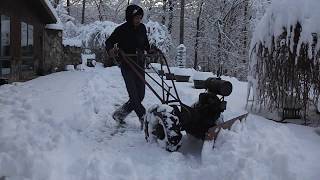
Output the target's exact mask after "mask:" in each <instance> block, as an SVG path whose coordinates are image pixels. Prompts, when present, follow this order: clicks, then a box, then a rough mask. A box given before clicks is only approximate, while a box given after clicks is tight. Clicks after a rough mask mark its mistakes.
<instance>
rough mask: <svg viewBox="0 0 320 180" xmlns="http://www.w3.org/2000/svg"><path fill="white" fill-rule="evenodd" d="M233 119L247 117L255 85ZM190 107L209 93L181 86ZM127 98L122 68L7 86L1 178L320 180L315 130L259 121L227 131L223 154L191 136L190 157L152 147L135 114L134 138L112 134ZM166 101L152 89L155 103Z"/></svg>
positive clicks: (234, 103)
mask: <svg viewBox="0 0 320 180" xmlns="http://www.w3.org/2000/svg"><path fill="white" fill-rule="evenodd" d="M227 80H230V81H231V82H232V83H233V86H234V92H233V93H232V95H231V96H230V97H228V98H227V100H228V110H227V112H226V114H225V116H226V117H228V116H232V115H233V114H236V113H239V112H243V111H244V105H245V97H246V83H242V82H239V81H237V80H235V79H232V78H227ZM178 89H179V92H180V96H181V98H182V99H183V101H184V102H185V103H186V104H192V103H193V102H195V101H196V100H197V98H198V97H197V95H198V93H199V92H201V91H202V90H194V89H193V88H192V84H191V83H179V84H178ZM126 100H127V93H126V89H125V85H124V82H123V80H122V77H121V73H120V70H119V69H118V68H116V67H113V68H106V69H105V68H102V67H98V68H96V69H92V70H90V71H85V72H84V71H82V72H79V71H75V72H60V73H55V74H51V75H48V76H44V77H40V78H37V79H35V80H32V81H29V82H26V83H15V84H13V85H5V86H1V87H0V178H1V177H2V176H6V177H7V179H10V180H57V179H59V180H113V179H115V180H118V179H119V180H120V179H136V180H175V179H177V180H178V179H179V180H180V179H183V180H188V179H190V180H193V179H202V180H209V179H223V180H240V179H243V180H251V179H252V180H294V179H297V180H302V179H303V180H318V179H320V171H319V169H320V163H319V162H320V136H318V135H317V134H316V133H314V131H313V129H312V128H308V127H302V126H296V125H282V124H276V123H274V122H270V121H268V120H266V119H264V118H262V117H259V116H255V115H249V117H248V119H247V121H246V122H244V123H241V124H240V123H239V124H237V125H235V126H234V128H233V130H232V131H223V132H222V133H221V134H220V136H219V138H218V140H217V142H216V144H215V149H212V148H211V145H210V143H206V144H205V146H204V148H203V151H202V152H201V149H200V148H199V147H198V146H196V145H198V143H197V142H194V141H192V140H189V141H188V140H186V141H185V146H184V147H183V148H182V151H181V152H175V153H169V152H166V151H165V150H163V149H161V148H160V147H158V145H157V144H148V143H146V141H145V139H144V134H143V133H142V132H141V131H139V124H138V119H137V117H136V116H135V114H134V113H132V114H131V115H130V116H129V117H128V119H127V123H128V128H127V131H126V132H124V133H119V134H116V135H114V136H111V134H112V132H113V131H114V129H115V125H116V123H115V122H114V121H113V120H112V118H111V114H112V112H113V111H114V110H115V108H116V107H117V106H119V105H121V104H122V103H124V102H125V101H126ZM154 103H158V100H157V99H156V98H155V97H154V96H153V95H152V94H151V92H150V91H149V90H148V91H147V93H146V97H145V100H144V105H145V106H146V107H148V106H150V105H152V104H154Z"/></svg>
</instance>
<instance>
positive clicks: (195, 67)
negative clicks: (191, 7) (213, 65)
mask: <svg viewBox="0 0 320 180" xmlns="http://www.w3.org/2000/svg"><path fill="white" fill-rule="evenodd" d="M202 6H203V0H202V1H201V2H200V7H199V14H198V17H197V32H196V43H195V45H194V64H193V68H194V69H197V66H198V46H199V34H200V20H201V13H202Z"/></svg>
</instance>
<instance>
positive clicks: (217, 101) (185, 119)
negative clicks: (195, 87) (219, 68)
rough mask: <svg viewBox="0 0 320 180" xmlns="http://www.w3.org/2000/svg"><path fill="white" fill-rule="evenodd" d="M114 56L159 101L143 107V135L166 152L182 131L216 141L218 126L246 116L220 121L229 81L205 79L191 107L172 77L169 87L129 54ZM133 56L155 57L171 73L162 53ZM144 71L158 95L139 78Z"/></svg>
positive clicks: (178, 143) (174, 146)
mask: <svg viewBox="0 0 320 180" xmlns="http://www.w3.org/2000/svg"><path fill="white" fill-rule="evenodd" d="M118 56H119V57H120V58H121V60H122V61H123V62H122V63H126V64H127V65H128V67H130V68H131V69H132V70H133V71H134V72H135V73H136V74H137V75H138V76H139V77H140V79H141V80H142V81H144V83H145V84H146V85H147V86H148V87H149V89H150V90H151V91H152V92H153V94H154V95H155V96H156V97H157V98H158V99H159V100H160V102H161V104H157V105H153V106H152V107H150V108H149V109H148V110H147V113H146V116H145V120H144V132H145V138H146V140H147V141H148V142H158V143H159V144H162V145H163V147H164V148H165V149H166V150H167V151H170V152H173V151H177V150H178V149H179V148H180V146H181V143H182V131H185V132H186V133H187V134H189V135H192V136H194V137H195V138H197V139H201V140H216V138H217V136H218V133H219V131H220V130H221V129H230V128H231V126H232V125H233V123H234V122H235V121H237V120H240V121H241V120H242V119H245V118H246V117H247V114H242V115H240V116H237V117H235V118H233V119H229V120H226V121H224V120H223V118H222V117H221V113H222V112H224V111H225V110H226V106H227V102H226V101H225V100H224V98H225V97H226V96H229V95H230V94H231V92H232V84H231V83H230V82H228V81H225V80H222V79H221V78H220V77H218V78H208V79H207V80H206V81H205V83H204V87H205V89H206V91H205V92H204V93H201V94H200V95H199V100H198V102H196V103H194V104H193V105H192V106H188V105H186V104H184V103H183V102H182V101H181V100H180V98H179V94H178V91H177V88H176V85H175V82H174V80H171V82H172V87H173V89H174V91H175V95H173V94H172V93H171V92H170V91H171V89H172V87H171V86H169V85H168V84H167V83H166V82H165V81H164V77H163V76H164V75H163V74H160V73H158V72H157V71H155V72H156V73H157V74H158V76H159V77H160V78H161V82H158V81H157V80H156V79H155V78H153V77H152V76H151V75H150V74H149V73H147V72H146V71H145V70H144V69H142V68H141V67H140V66H139V65H138V64H137V63H136V62H134V61H133V60H132V59H131V58H130V57H132V56H133V55H129V54H125V53H124V52H123V51H122V50H119V53H118ZM135 56H145V57H144V58H158V59H162V60H161V61H160V64H161V70H162V71H163V69H162V66H163V65H165V67H166V68H167V69H168V73H169V74H171V71H170V68H169V65H168V62H167V60H166V58H165V56H164V55H163V54H160V53H156V54H143V53H140V54H139V53H137V54H136V55H135ZM141 71H142V72H144V73H145V74H146V75H147V76H148V77H149V78H150V79H151V80H152V81H154V82H155V83H156V84H157V85H158V86H159V87H161V89H162V96H161V95H160V94H158V93H157V92H156V90H155V89H154V88H153V87H152V86H151V85H150V84H149V83H148V82H147V81H146V80H145V78H143V77H142V75H141V73H139V72H141Z"/></svg>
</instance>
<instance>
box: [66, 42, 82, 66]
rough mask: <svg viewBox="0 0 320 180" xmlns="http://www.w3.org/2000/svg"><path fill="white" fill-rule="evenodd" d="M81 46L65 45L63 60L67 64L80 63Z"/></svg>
mask: <svg viewBox="0 0 320 180" xmlns="http://www.w3.org/2000/svg"><path fill="white" fill-rule="evenodd" d="M81 52H82V48H81V47H75V46H64V47H63V62H64V66H65V65H71V64H72V65H78V64H80V63H81Z"/></svg>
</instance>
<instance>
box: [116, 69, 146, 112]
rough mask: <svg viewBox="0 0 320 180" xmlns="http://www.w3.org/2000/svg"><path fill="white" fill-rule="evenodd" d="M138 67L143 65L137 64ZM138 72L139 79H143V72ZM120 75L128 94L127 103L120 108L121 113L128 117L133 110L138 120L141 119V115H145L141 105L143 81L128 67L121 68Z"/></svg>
mask: <svg viewBox="0 0 320 180" xmlns="http://www.w3.org/2000/svg"><path fill="white" fill-rule="evenodd" d="M139 66H140V67H144V64H140V63H139ZM143 69H144V68H143ZM138 71H139V74H140V75H141V77H143V79H144V78H145V74H144V72H143V71H142V70H140V69H138ZM121 73H122V76H123V79H124V82H125V84H126V88H127V91H128V94H129V101H128V102H126V103H125V104H124V105H123V106H121V111H122V112H123V113H124V114H125V115H128V114H130V113H131V112H132V111H133V110H134V111H135V113H136V114H137V116H138V117H139V118H142V117H143V115H144V114H145V113H146V109H145V108H144V107H143V105H142V104H141V102H142V101H143V99H144V95H145V83H144V80H142V79H141V78H139V76H138V75H137V74H136V73H135V71H133V70H132V69H131V68H130V67H128V66H122V67H121Z"/></svg>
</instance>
